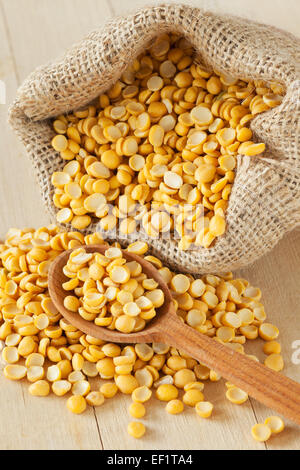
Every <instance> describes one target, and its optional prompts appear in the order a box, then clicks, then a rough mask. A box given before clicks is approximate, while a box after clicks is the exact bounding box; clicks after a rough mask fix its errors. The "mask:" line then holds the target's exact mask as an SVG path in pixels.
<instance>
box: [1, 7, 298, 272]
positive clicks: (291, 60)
mask: <svg viewBox="0 0 300 470" xmlns="http://www.w3.org/2000/svg"><path fill="white" fill-rule="evenodd" d="M169 31H172V32H178V33H180V34H181V35H183V36H185V37H186V38H188V39H189V40H190V41H191V43H192V44H193V46H194V47H195V50H196V58H197V61H198V62H199V63H202V64H204V65H205V66H207V67H214V68H215V69H217V70H219V71H223V72H230V74H231V75H234V76H238V77H240V78H244V79H263V80H266V81H268V80H274V81H279V82H281V83H284V84H285V85H286V87H287V93H286V96H285V98H284V100H283V102H282V104H281V105H280V106H279V107H277V108H274V109H272V110H270V111H268V112H266V113H263V114H261V115H259V116H257V117H256V118H255V119H254V120H253V121H252V124H251V128H252V130H253V132H254V135H255V137H256V139H257V140H258V141H263V142H265V143H266V144H267V152H266V153H265V154H264V156H263V157H259V158H248V157H238V167H237V174H236V179H235V182H234V185H233V190H232V194H231V196H230V202H229V208H228V211H227V223H228V227H227V231H226V234H225V235H224V236H222V237H220V238H219V239H218V240H217V242H216V243H215V245H214V246H213V247H212V248H210V249H204V248H199V249H197V250H194V251H187V252H183V251H181V250H179V249H178V247H177V241H174V240H151V239H148V242H149V244H150V247H151V250H152V252H153V254H155V255H158V256H159V257H160V258H161V259H162V260H163V261H164V262H165V263H167V264H168V265H169V266H170V267H172V268H174V269H178V270H182V271H187V272H191V273H202V272H220V271H228V270H235V269H237V268H240V267H242V266H245V265H247V264H249V263H251V262H253V261H254V260H256V259H257V258H259V257H260V256H262V255H263V254H265V253H266V252H268V251H269V250H271V249H272V248H273V247H274V246H275V245H276V243H277V242H278V241H279V239H280V238H281V237H282V236H283V235H284V233H285V232H287V231H289V230H291V229H293V228H294V227H295V226H296V225H298V224H299V223H300V157H299V154H298V145H299V124H298V119H299V109H300V100H299V90H300V81H299V41H298V39H296V38H295V37H293V36H292V35H290V34H288V33H286V32H284V31H280V30H278V29H276V28H274V27H271V26H266V25H263V24H257V23H254V22H251V21H249V20H244V19H241V18H236V17H231V16H218V15H216V14H212V13H210V12H205V11H203V10H200V9H197V8H192V7H188V6H186V5H162V6H159V7H153V8H146V9H143V10H140V11H138V12H137V13H136V14H133V15H130V16H128V17H126V18H116V19H113V20H111V21H110V22H109V23H108V24H107V25H106V26H105V27H104V28H101V29H100V30H99V31H94V32H92V33H91V34H89V35H88V36H87V37H86V38H85V39H83V40H82V41H81V42H79V43H78V44H76V45H75V46H74V47H73V48H72V49H70V50H68V51H67V52H66V53H65V55H64V56H63V57H61V58H59V59H57V60H56V61H55V62H52V63H49V64H48V65H45V66H42V67H39V68H38V69H37V70H36V71H35V72H33V73H32V74H31V75H30V76H29V77H28V79H27V80H26V81H25V82H24V83H23V85H22V86H21V87H20V89H19V90H18V94H17V99H16V100H15V102H14V103H13V105H12V107H11V109H10V118H9V119H10V123H11V125H12V127H13V128H14V129H15V131H16V133H17V135H18V136H19V138H20V139H21V141H22V142H23V144H24V145H25V147H26V149H27V152H28V155H29V157H30V160H31V162H32V164H33V167H34V171H35V173H36V176H37V180H38V183H39V186H40V189H41V193H42V196H43V200H44V202H45V205H46V207H47V209H48V211H49V213H50V215H51V218H52V219H53V220H55V214H56V211H57V210H56V208H55V207H54V205H53V202H52V194H53V188H52V186H51V181H50V180H51V174H52V173H53V172H54V171H57V170H59V169H61V168H62V166H63V165H64V162H63V161H62V160H61V158H60V157H59V155H58V154H57V153H56V152H55V151H54V150H53V149H52V147H51V144H50V142H51V138H52V137H53V135H54V133H53V131H52V128H51V125H50V120H49V118H51V117H53V116H57V115H59V114H61V113H65V112H67V111H71V110H74V109H76V108H80V107H82V106H84V105H86V104H87V103H89V102H90V101H91V100H92V99H94V98H96V97H97V96H98V95H99V94H100V93H102V92H104V91H106V90H107V89H108V88H109V87H110V86H111V84H112V83H113V82H114V81H115V80H117V79H118V78H119V77H120V75H121V74H122V72H123V71H124V70H125V68H126V67H127V66H128V64H129V63H130V62H131V61H132V60H133V59H134V58H135V57H136V56H137V55H138V54H139V53H140V52H141V51H142V50H143V48H144V46H145V45H146V44H147V43H148V42H149V41H151V40H152V39H153V38H154V37H156V36H157V35H159V34H162V33H163V32H169ZM95 230H99V224H97V223H94V224H93V225H91V226H90V227H89V229H88V231H89V232H90V231H95ZM138 238H140V236H139V235H138V234H137V235H135V236H131V237H130V239H131V240H132V239H138ZM126 243H128V240H126V241H125V244H126Z"/></svg>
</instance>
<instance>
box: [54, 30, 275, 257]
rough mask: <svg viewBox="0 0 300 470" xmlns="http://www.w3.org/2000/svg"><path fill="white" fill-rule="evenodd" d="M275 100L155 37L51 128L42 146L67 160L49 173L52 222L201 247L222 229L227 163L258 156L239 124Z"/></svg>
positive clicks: (231, 172) (178, 41)
mask: <svg viewBox="0 0 300 470" xmlns="http://www.w3.org/2000/svg"><path fill="white" fill-rule="evenodd" d="M283 95H284V88H283V86H282V85H280V84H277V83H273V82H271V83H269V84H266V83H264V82H263V81H261V80H254V81H247V80H244V79H238V78H234V77H231V76H229V75H224V74H220V73H218V72H217V71H216V70H215V71H208V70H206V69H205V68H204V67H203V66H201V65H199V64H198V63H196V62H195V60H194V50H193V48H192V47H191V45H190V43H188V42H187V40H186V39H183V38H180V37H179V36H177V35H175V34H169V35H168V34H164V35H163V36H160V37H159V38H157V39H156V40H154V41H153V42H152V43H151V45H149V47H147V48H146V50H145V52H143V53H142V54H141V55H140V56H139V57H138V58H137V59H136V60H135V61H134V62H133V64H132V65H131V66H130V67H129V68H128V69H127V70H126V71H125V72H124V73H123V75H122V76H121V77H120V79H119V80H118V81H117V82H116V83H115V84H114V85H113V86H112V87H111V88H110V89H109V90H108V91H107V93H103V94H102V95H101V96H100V97H99V99H98V100H96V101H95V102H94V103H93V104H91V105H90V106H88V107H87V108H85V109H81V110H78V111H76V112H74V113H72V114H68V115H61V116H58V117H57V118H56V119H55V120H54V122H53V129H54V131H55V133H56V135H55V137H54V138H53V140H52V146H53V148H54V149H55V150H56V151H57V152H59V153H60V155H61V158H62V160H63V161H66V162H67V163H66V164H65V166H64V167H63V169H62V171H57V172H55V173H53V175H52V184H53V186H54V196H53V202H54V204H55V206H56V207H57V208H58V209H59V211H58V213H57V221H58V223H59V224H67V223H71V225H72V227H73V228H74V229H78V230H81V229H85V228H86V227H88V226H89V225H90V224H91V222H92V221H94V222H95V221H99V222H100V227H101V230H102V231H112V230H119V231H120V233H121V234H132V233H134V232H136V231H139V230H140V231H143V232H144V233H145V234H146V235H147V236H149V237H152V238H158V237H159V236H165V237H166V236H167V234H171V235H172V236H174V237H175V238H176V239H177V238H178V240H179V247H180V249H182V250H187V249H188V248H189V247H190V246H191V245H193V246H194V247H197V246H202V247H206V248H208V247H209V246H211V244H212V243H213V242H214V241H215V239H216V238H217V237H219V236H221V235H223V234H224V233H225V230H226V222H225V214H226V209H227V206H228V200H229V196H230V193H231V190H232V185H233V182H234V178H235V171H236V166H237V155H241V156H249V157H255V156H259V155H261V154H262V153H263V152H264V150H265V144H264V143H261V142H255V139H254V136H253V135H252V131H251V129H250V128H249V123H250V122H251V120H252V119H253V118H254V117H255V116H256V115H257V114H259V113H262V112H264V111H268V110H269V109H271V108H273V107H275V106H277V105H279V104H280V103H281V101H282V98H283Z"/></svg>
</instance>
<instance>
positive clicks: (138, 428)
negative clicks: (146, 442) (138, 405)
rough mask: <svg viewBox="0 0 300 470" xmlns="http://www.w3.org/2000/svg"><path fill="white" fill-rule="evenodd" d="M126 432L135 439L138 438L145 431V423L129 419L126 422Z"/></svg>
mask: <svg viewBox="0 0 300 470" xmlns="http://www.w3.org/2000/svg"><path fill="white" fill-rule="evenodd" d="M127 430H128V434H129V435H130V436H132V437H134V438H135V439H140V438H141V437H143V435H144V434H145V432H146V428H145V425H144V424H143V423H139V422H138V421H131V422H130V423H129V424H128V428H127Z"/></svg>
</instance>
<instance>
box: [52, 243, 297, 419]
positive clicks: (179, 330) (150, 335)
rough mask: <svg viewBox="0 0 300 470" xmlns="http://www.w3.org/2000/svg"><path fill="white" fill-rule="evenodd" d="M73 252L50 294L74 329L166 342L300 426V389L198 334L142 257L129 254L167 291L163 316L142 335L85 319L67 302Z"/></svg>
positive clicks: (57, 266)
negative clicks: (179, 313) (67, 272)
mask: <svg viewBox="0 0 300 470" xmlns="http://www.w3.org/2000/svg"><path fill="white" fill-rule="evenodd" d="M83 248H85V250H86V252H88V253H94V252H99V253H102V254H104V252H105V251H106V250H107V248H108V247H107V245H88V246H84V247H83ZM71 251H72V250H69V251H66V252H64V253H62V254H61V255H60V256H58V257H57V258H56V259H55V260H54V261H53V263H52V264H51V266H50V270H49V293H50V296H51V299H52V302H53V304H54V305H55V307H56V308H57V310H58V311H59V312H60V313H61V315H62V316H63V317H65V318H66V320H68V321H69V322H70V323H71V324H72V325H73V326H75V327H76V328H78V329H79V330H81V331H83V332H84V333H86V334H88V335H90V336H93V337H95V338H99V339H102V340H104V341H108V342H112V343H152V342H153V343H165V344H168V345H171V346H173V347H174V348H177V349H179V350H182V351H184V352H185V353H187V354H188V355H190V356H191V357H193V358H195V359H197V360H198V361H200V362H201V363H202V364H205V365H206V366H207V367H209V368H210V369H213V370H215V371H217V372H218V373H219V374H220V375H221V376H222V377H223V378H225V379H227V380H229V381H230V382H232V383H234V384H235V385H236V386H237V387H240V388H241V389H242V390H244V391H245V392H247V393H248V394H249V395H250V396H252V397H253V398H255V399H256V400H258V401H260V402H261V403H263V404H264V405H266V406H267V407H269V408H272V409H274V410H276V411H278V412H279V413H281V414H282V415H284V416H286V417H287V418H290V419H291V420H293V421H295V422H296V423H297V424H299V425H300V384H298V383H296V382H294V381H293V380H291V379H289V378H287V377H285V376H284V375H282V374H279V373H278V372H274V371H273V370H271V369H269V368H267V367H265V366H264V365H262V364H260V363H258V362H256V361H254V360H253V359H251V358H249V357H247V356H246V355H243V354H240V353H238V352H236V351H233V350H232V349H231V348H229V347H227V346H224V345H223V344H221V343H219V342H218V341H215V340H214V339H212V338H210V337H208V336H205V335H203V334H201V333H198V332H197V331H196V330H195V329H193V328H191V327H189V326H187V325H185V324H184V323H182V321H181V320H179V318H178V316H177V315H176V312H175V309H174V304H173V301H172V295H171V292H170V290H169V288H168V286H167V284H166V283H165V281H164V280H163V278H162V277H161V275H160V274H159V272H158V271H157V269H155V267H154V266H153V265H152V264H151V263H149V262H148V261H146V260H144V259H143V258H141V257H140V256H138V255H135V254H133V253H130V252H128V251H125V250H124V251H123V256H124V258H126V259H127V260H129V261H137V262H139V263H140V264H141V265H142V267H143V272H144V273H145V274H147V276H148V277H150V278H153V279H155V280H156V281H157V282H158V283H159V286H160V289H162V291H163V292H164V296H165V302H164V305H163V306H162V307H160V308H159V309H157V315H156V317H155V318H153V320H151V321H150V322H149V323H148V324H147V325H146V327H145V329H144V330H142V331H139V332H136V333H129V334H126V333H120V332H118V331H116V330H109V329H107V328H104V327H100V326H97V325H95V324H94V323H93V322H89V321H87V320H84V319H83V318H82V317H81V316H80V315H79V314H78V313H73V312H71V311H69V310H67V309H66V308H65V307H64V298H65V297H66V296H67V295H69V293H68V292H66V291H65V290H64V289H63V287H62V284H63V283H64V282H66V281H67V277H66V276H65V275H64V273H63V267H64V266H65V265H66V263H67V261H68V257H69V255H70V253H71Z"/></svg>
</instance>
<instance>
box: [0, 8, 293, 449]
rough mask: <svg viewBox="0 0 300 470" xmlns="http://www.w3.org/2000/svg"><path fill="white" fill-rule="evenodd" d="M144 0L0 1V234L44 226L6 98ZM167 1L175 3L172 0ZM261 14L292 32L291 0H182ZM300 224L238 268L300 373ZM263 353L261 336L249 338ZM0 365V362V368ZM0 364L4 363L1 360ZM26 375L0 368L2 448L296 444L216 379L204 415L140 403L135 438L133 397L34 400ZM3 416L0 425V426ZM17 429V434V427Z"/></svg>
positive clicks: (254, 349)
mask: <svg viewBox="0 0 300 470" xmlns="http://www.w3.org/2000/svg"><path fill="white" fill-rule="evenodd" d="M159 3H161V2H157V1H153V0H152V1H151V0H130V1H127V2H124V1H121V0H85V1H82V0H0V7H1V8H0V42H1V45H2V46H1V49H0V79H1V80H3V81H4V82H5V83H6V86H7V104H6V105H0V119H1V127H0V151H1V159H0V204H1V205H0V207H1V209H0V215H1V226H0V235H1V236H3V235H4V234H5V232H6V231H7V230H8V228H9V227H12V226H15V227H25V226H35V227H38V226H41V225H44V224H46V223H47V222H48V221H49V220H48V216H47V214H46V213H45V211H44V209H43V206H42V202H41V200H40V197H39V191H38V188H37V185H36V184H35V182H34V176H33V174H32V170H31V167H30V164H29V162H28V159H27V157H26V155H25V151H24V149H23V148H22V147H21V146H20V145H19V143H18V141H17V138H16V137H15V136H14V135H13V134H12V132H11V131H10V130H9V128H8V126H7V124H6V116H7V108H8V104H9V103H10V102H11V101H12V100H13V98H14V96H15V93H16V89H17V86H18V85H19V84H20V82H21V81H22V80H23V79H24V78H25V77H26V76H27V75H28V74H29V73H30V72H31V71H32V70H33V69H34V68H35V67H36V66H38V65H40V64H43V63H45V62H47V61H48V60H50V59H52V58H54V57H56V56H57V55H59V54H61V53H62V51H63V50H64V49H66V48H67V47H70V46H71V45H72V44H73V43H74V42H76V41H78V40H79V39H81V38H82V37H83V36H84V35H85V34H86V33H88V32H89V31H91V30H93V29H95V28H97V27H99V26H101V25H102V24H103V23H104V22H105V21H106V20H107V19H108V18H109V17H111V16H114V15H117V14H125V13H126V12H127V11H134V9H136V8H137V7H142V6H145V5H153V4H159ZM168 3H174V2H172V1H170V0H169V2H168ZM181 3H185V4H189V5H190V4H193V5H198V6H203V7H204V8H210V9H211V10H213V11H218V12H222V13H224V12H227V13H234V14H237V15H241V16H245V17H248V18H251V19H253V20H257V21H261V22H266V23H269V24H272V25H274V26H277V27H281V28H285V29H287V30H288V31H290V32H292V33H294V34H298V35H299V29H298V18H299V12H300V7H299V2H298V1H297V0H286V1H285V2H282V1H281V0H264V1H260V0H253V1H252V2H249V1H248V0H228V1H227V2H224V1H221V0H210V1H205V0H202V1H201V0H199V1H197V0H195V1H182V2H181ZM299 242H300V231H294V232H293V233H291V234H289V235H287V236H286V237H285V238H284V240H282V241H281V242H280V243H279V245H278V246H277V247H276V248H275V249H274V250H273V251H272V252H271V253H270V254H268V255H267V256H265V257H264V258H263V259H261V260H260V261H258V262H257V263H255V264H254V265H252V266H250V267H248V268H247V269H244V270H242V271H241V273H239V275H242V276H243V277H245V278H246V279H249V280H250V281H251V282H252V283H253V284H254V285H257V286H259V287H261V289H262V291H263V302H264V303H265V305H266V311H267V314H268V318H269V320H270V321H271V322H273V323H275V324H276V325H278V327H279V329H280V331H281V336H280V340H281V344H282V346H283V356H284V359H285V363H286V367H285V370H284V372H285V373H286V374H287V375H289V376H290V377H292V378H294V379H295V380H298V381H300V365H296V364H293V363H292V353H293V349H292V343H293V341H295V340H300V328H299V318H300V289H299V285H300V268H299V266H300V243H299ZM247 351H249V352H253V353H255V354H257V355H258V356H259V357H260V358H261V359H263V358H264V355H263V354H262V353H261V342H260V341H255V342H253V343H252V344H250V345H249V346H247ZM0 367H1V366H0ZM2 368H3V365H2ZM27 388H28V385H27V384H26V383H23V382H21V383H12V382H9V381H7V380H6V379H4V378H3V375H2V374H0V415H1V423H2V425H1V426H0V449H22V448H23V449H62V448H66V449H101V448H104V449H116V450H117V449H188V450H191V449H299V448H300V444H299V443H300V432H299V428H297V426H295V425H293V424H292V423H287V429H286V430H285V432H284V433H282V434H281V435H279V436H277V437H275V438H272V439H270V440H269V441H268V442H267V444H260V443H257V442H255V441H254V440H253V439H252V437H251V435H250V429H251V426H252V425H253V424H255V423H256V422H262V421H263V420H264V419H265V417H266V416H269V415H270V414H272V412H271V411H270V410H267V409H265V408H264V407H262V406H261V405H259V404H258V403H257V402H255V401H254V400H251V401H249V402H247V403H246V404H244V405H243V406H237V405H233V404H232V403H230V402H228V401H227V400H226V398H225V385H224V382H223V381H220V382H218V383H210V384H208V385H207V386H206V389H205V392H206V393H205V395H206V398H207V399H208V400H210V401H212V402H213V403H214V404H215V413H214V416H213V418H212V419H211V420H203V419H201V418H199V417H198V416H196V414H195V412H194V410H193V409H187V410H186V411H185V413H184V414H182V415H179V416H171V415H168V414H167V413H166V412H165V410H164V404H163V403H161V402H158V401H157V400H155V399H151V401H150V402H149V403H147V404H146V408H147V415H146V416H145V419H144V422H145V424H146V426H147V434H146V435H145V437H144V438H143V439H142V440H139V441H137V440H134V439H133V438H131V437H130V436H129V435H128V434H127V424H128V422H129V420H130V418H129V414H128V411H127V408H128V404H129V403H130V398H129V397H125V396H123V395H118V396H117V397H115V398H114V399H112V400H107V401H106V403H105V404H104V405H103V406H102V407H101V408H98V409H96V411H94V410H93V409H90V410H89V411H88V412H87V413H85V414H84V415H81V416H75V415H71V414H70V413H69V412H68V411H67V409H66V408H65V401H66V400H65V399H63V398H57V397H47V398H42V399H38V398H34V397H31V396H30V395H29V394H28V391H27ZM3 423H4V425H3ZM16 428H17V429H18V432H16Z"/></svg>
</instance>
